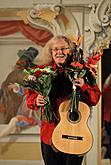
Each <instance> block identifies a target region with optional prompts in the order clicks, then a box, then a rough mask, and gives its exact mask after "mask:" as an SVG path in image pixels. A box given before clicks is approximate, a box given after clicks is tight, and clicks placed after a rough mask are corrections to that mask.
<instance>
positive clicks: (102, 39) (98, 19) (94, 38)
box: [85, 0, 111, 52]
mask: <svg viewBox="0 0 111 165" xmlns="http://www.w3.org/2000/svg"><path fill="white" fill-rule="evenodd" d="M89 7H90V8H91V11H90V14H89V26H88V27H87V28H86V29H85V30H86V33H88V34H89V35H87V36H88V37H87V38H86V39H85V42H86V47H87V50H88V51H89V52H90V51H91V50H92V49H94V48H95V47H97V46H99V47H103V48H104V47H107V46H108V45H109V41H110V40H111V2H110V1H109V0H105V1H104V0H101V1H100V2H99V4H98V5H97V6H96V5H95V4H92V5H90V6H89Z"/></svg>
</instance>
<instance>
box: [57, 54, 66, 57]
mask: <svg viewBox="0 0 111 165" xmlns="http://www.w3.org/2000/svg"><path fill="white" fill-rule="evenodd" d="M64 57H65V55H64V54H57V55H56V58H64Z"/></svg>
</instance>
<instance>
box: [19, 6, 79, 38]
mask: <svg viewBox="0 0 111 165" xmlns="http://www.w3.org/2000/svg"><path fill="white" fill-rule="evenodd" d="M24 12H25V11H24ZM24 12H23V13H22V15H21V17H22V19H23V20H24V22H26V23H29V24H30V25H31V26H32V27H35V28H38V27H39V28H42V29H47V30H48V31H50V32H52V33H53V35H54V36H55V35H61V34H63V35H64V34H74V35H76V34H80V29H79V26H78V23H77V21H76V19H75V17H74V16H73V15H72V13H71V12H70V11H69V10H68V9H66V8H65V7H64V6H63V5H60V4H38V5H35V6H33V7H32V8H31V9H29V10H28V11H27V18H26V15H25V13H24ZM17 15H18V14H17ZM19 15H20V12H19Z"/></svg>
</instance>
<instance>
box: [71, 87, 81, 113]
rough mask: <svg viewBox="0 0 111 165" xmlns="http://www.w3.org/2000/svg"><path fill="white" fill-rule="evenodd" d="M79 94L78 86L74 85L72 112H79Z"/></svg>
mask: <svg viewBox="0 0 111 165" xmlns="http://www.w3.org/2000/svg"><path fill="white" fill-rule="evenodd" d="M78 102H79V94H78V92H77V89H76V86H75V85H74V84H73V91H72V101H71V112H73V111H77V110H78Z"/></svg>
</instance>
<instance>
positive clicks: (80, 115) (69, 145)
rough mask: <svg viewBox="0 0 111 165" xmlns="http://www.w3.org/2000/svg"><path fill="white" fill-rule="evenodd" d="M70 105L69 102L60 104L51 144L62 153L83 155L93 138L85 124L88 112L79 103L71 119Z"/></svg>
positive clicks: (84, 106) (87, 108)
mask: <svg viewBox="0 0 111 165" xmlns="http://www.w3.org/2000/svg"><path fill="white" fill-rule="evenodd" d="M70 103H71V101H70V100H66V101H64V102H63V103H61V104H60V107H59V114H60V122H59V123H58V125H57V126H56V128H55V129H54V131H53V134H52V144H53V146H54V147H55V148H56V149H57V150H59V151H61V152H64V153H69V154H77V155H81V154H85V153H87V152H88V151H89V150H90V149H91V147H92V144H93V136H92V133H91V131H90V129H89V127H88V124H87V122H88V118H89V115H90V110H89V107H88V106H87V105H86V104H85V103H83V102H79V105H78V111H77V113H76V112H75V114H74V115H75V117H72V118H71V116H70V115H71V114H70V111H69V107H70Z"/></svg>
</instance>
